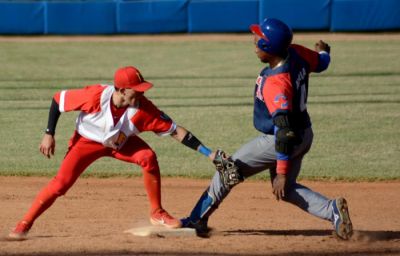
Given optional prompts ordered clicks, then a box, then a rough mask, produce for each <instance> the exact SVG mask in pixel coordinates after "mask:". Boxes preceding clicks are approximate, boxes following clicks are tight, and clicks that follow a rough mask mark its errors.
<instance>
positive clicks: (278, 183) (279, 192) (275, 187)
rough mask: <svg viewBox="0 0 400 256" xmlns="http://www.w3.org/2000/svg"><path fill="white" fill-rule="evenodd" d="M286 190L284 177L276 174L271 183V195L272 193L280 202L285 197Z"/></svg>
mask: <svg viewBox="0 0 400 256" xmlns="http://www.w3.org/2000/svg"><path fill="white" fill-rule="evenodd" d="M285 189H286V175H284V174H277V175H276V177H275V179H274V181H273V182H272V193H274V195H275V197H276V200H278V201H279V200H281V199H283V198H284V197H285Z"/></svg>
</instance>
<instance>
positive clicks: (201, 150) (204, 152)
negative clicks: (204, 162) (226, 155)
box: [198, 145, 212, 157]
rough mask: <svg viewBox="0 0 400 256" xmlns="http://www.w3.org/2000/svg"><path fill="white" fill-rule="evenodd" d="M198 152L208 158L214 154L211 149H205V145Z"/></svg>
mask: <svg viewBox="0 0 400 256" xmlns="http://www.w3.org/2000/svg"><path fill="white" fill-rule="evenodd" d="M198 151H199V152H200V153H202V154H203V155H205V156H207V157H208V156H209V155H211V153H212V151H211V149H209V148H207V147H205V146H203V145H200V147H199V150H198Z"/></svg>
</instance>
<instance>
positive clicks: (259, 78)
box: [256, 76, 264, 101]
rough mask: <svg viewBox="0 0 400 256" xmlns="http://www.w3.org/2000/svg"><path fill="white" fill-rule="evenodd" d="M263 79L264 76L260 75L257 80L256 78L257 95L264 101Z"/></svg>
mask: <svg viewBox="0 0 400 256" xmlns="http://www.w3.org/2000/svg"><path fill="white" fill-rule="evenodd" d="M262 80H263V77H262V76H258V77H257V80H256V86H257V88H256V97H257V98H258V99H259V100H262V101H264V99H263V96H262V92H261V83H262Z"/></svg>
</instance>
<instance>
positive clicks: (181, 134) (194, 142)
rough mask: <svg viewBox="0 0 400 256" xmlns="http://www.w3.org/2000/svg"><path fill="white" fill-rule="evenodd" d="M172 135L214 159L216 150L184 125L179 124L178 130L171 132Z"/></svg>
mask: <svg viewBox="0 0 400 256" xmlns="http://www.w3.org/2000/svg"><path fill="white" fill-rule="evenodd" d="M171 136H172V137H173V138H174V139H176V140H177V141H179V142H181V143H182V144H183V145H185V146H187V147H189V148H191V149H193V150H196V151H198V152H200V153H201V154H203V155H205V156H207V157H208V158H210V160H214V158H215V152H213V151H212V150H211V149H209V148H207V147H206V146H204V145H203V144H202V143H201V141H200V140H199V139H197V138H196V136H194V135H193V134H192V133H191V132H189V131H188V130H186V129H185V128H184V127H182V126H179V125H177V127H176V130H175V131H174V132H173V133H172V134H171Z"/></svg>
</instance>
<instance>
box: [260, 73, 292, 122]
mask: <svg viewBox="0 0 400 256" xmlns="http://www.w3.org/2000/svg"><path fill="white" fill-rule="evenodd" d="M262 94H263V98H264V101H265V104H266V106H267V108H268V110H269V112H270V113H271V115H272V116H274V115H276V114H277V113H280V112H288V111H290V110H292V98H293V91H292V86H291V81H290V74H289V73H281V74H277V75H273V76H269V77H268V78H267V79H265V81H264V87H263V91H262Z"/></svg>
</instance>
